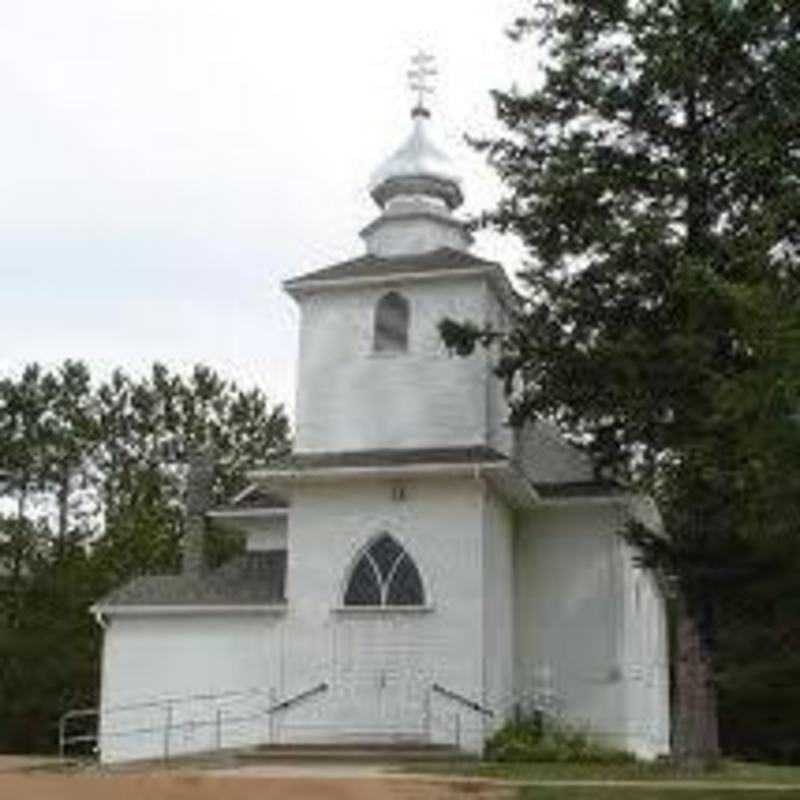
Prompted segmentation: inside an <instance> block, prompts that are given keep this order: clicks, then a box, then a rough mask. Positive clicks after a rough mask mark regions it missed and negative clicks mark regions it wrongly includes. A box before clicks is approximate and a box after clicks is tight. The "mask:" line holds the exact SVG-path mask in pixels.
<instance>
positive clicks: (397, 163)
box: [361, 52, 472, 257]
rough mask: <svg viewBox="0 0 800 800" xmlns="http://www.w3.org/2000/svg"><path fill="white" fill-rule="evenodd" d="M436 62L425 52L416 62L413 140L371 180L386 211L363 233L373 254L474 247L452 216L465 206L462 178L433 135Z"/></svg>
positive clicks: (413, 78) (412, 84)
mask: <svg viewBox="0 0 800 800" xmlns="http://www.w3.org/2000/svg"><path fill="white" fill-rule="evenodd" d="M432 60H433V57H432V56H430V55H428V54H426V53H422V52H421V53H418V54H417V55H416V56H414V58H413V59H412V62H413V63H414V66H415V68H414V69H412V70H411V71H410V72H409V76H410V78H411V88H412V89H413V90H414V91H415V92H417V93H418V98H417V104H416V105H415V107H414V108H413V110H412V112H411V117H412V120H413V128H412V131H411V135H410V136H409V137H408V139H406V141H405V142H404V143H403V145H402V146H401V147H400V148H399V149H398V150H397V151H396V152H395V153H393V154H392V155H391V156H390V157H389V158H388V159H386V161H384V162H383V163H382V164H381V165H380V166H379V167H378V169H376V170H375V172H374V173H373V175H372V180H371V181H370V186H369V189H370V194H371V195H372V198H373V200H375V202H376V203H377V205H378V206H379V207H380V208H381V209H382V212H383V213H382V214H381V216H380V217H378V219H376V220H375V221H374V222H373V223H372V224H371V225H369V226H367V228H365V229H364V230H363V231H362V232H361V236H362V237H363V238H364V240H365V241H366V244H367V250H368V252H370V253H371V254H373V255H379V256H385V257H392V256H402V255H415V254H417V253H424V252H430V251H432V250H437V249H440V248H442V247H451V248H455V249H458V250H465V249H467V248H468V247H469V245H470V244H471V242H472V237H471V236H470V235H469V233H467V231H466V230H465V229H464V226H463V224H462V223H461V222H459V221H458V220H457V219H455V218H454V217H453V216H452V211H453V210H454V209H456V208H458V206H460V205H461V204H462V203H463V201H464V196H463V194H462V191H461V178H460V177H459V175H458V173H457V171H456V169H455V167H454V166H453V162H452V161H451V160H450V158H449V157H448V156H447V155H446V154H445V153H444V152H443V151H442V150H441V149H440V148H439V147H437V146H436V144H435V143H434V141H433V138H432V135H431V131H430V127H431V122H430V119H431V113H430V111H429V109H428V108H427V107H426V105H425V95H426V94H431V93H432V92H433V87H432V86H431V85H430V84H429V83H428V80H427V79H428V78H429V77H430V76H432V75H435V74H436V70H435V69H433V68H432V67H431V61H432Z"/></svg>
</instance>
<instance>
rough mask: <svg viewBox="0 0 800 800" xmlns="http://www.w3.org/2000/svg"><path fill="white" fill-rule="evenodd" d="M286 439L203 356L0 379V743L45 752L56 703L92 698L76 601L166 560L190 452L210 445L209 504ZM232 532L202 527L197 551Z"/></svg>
mask: <svg viewBox="0 0 800 800" xmlns="http://www.w3.org/2000/svg"><path fill="white" fill-rule="evenodd" d="M288 436H289V427H288V420H287V418H286V415H285V413H284V411H283V408H282V407H281V406H274V407H270V406H269V405H268V403H267V399H266V398H265V397H264V395H263V394H262V393H261V392H260V391H259V390H257V389H254V390H242V389H240V388H239V387H238V386H236V385H235V384H234V383H232V382H229V381H226V380H224V379H222V378H221V377H220V376H219V375H218V374H217V373H216V372H214V371H213V370H211V369H209V368H208V367H204V366H198V367H196V368H195V369H194V370H193V372H192V373H191V374H189V375H181V374H177V373H172V372H170V371H169V370H168V369H167V368H166V367H164V366H163V365H160V364H156V365H154V366H153V368H152V370H151V372H150V373H149V374H148V375H145V376H143V377H132V376H130V375H127V374H125V373H123V372H122V371H119V370H118V371H116V372H114V373H113V374H112V375H111V377H110V378H109V379H108V380H107V381H105V382H103V383H101V384H99V385H96V384H95V383H94V382H93V381H92V380H91V375H90V372H89V369H88V368H87V366H86V365H85V364H83V363H81V362H75V361H66V362H64V364H62V365H61V366H60V367H59V368H58V369H55V370H51V371H46V370H43V369H42V368H41V367H39V366H37V365H31V366H29V367H27V368H26V369H25V370H23V372H22V373H21V375H20V376H19V377H18V378H16V379H11V378H8V379H5V380H3V381H0V707H2V708H3V718H4V720H5V723H4V725H3V726H0V749H17V750H37V749H38V750H41V749H45V750H46V749H50V748H52V746H53V744H54V742H55V728H54V725H55V722H56V721H57V719H58V716H59V714H60V713H61V712H62V711H64V710H65V709H68V708H72V707H75V706H86V705H92V704H94V702H95V701H96V693H97V689H98V674H97V670H98V668H99V644H100V633H99V631H98V629H97V626H96V624H95V623H94V621H93V620H92V619H91V616H90V614H89V612H88V609H89V606H90V605H91V604H92V603H93V602H94V601H96V600H97V599H98V598H99V597H100V596H102V595H103V594H104V593H105V592H107V591H109V590H110V589H111V588H113V587H115V586H117V585H119V584H120V583H122V582H123V581H125V580H127V579H129V578H130V577H132V576H134V575H137V574H142V573H148V572H150V573H152V572H171V571H175V570H176V569H177V568H178V567H179V559H180V543H181V539H182V537H183V536H184V533H185V530H186V523H187V511H186V492H187V485H186V484H187V476H188V470H189V460H190V455H191V453H192V452H193V450H194V449H196V448H208V449H211V450H212V451H213V452H214V454H215V465H214V481H213V498H212V500H213V501H214V502H220V501H222V500H223V499H226V498H229V497H230V496H231V495H232V494H233V493H235V492H236V491H238V490H240V489H241V488H243V487H244V486H245V482H246V471H247V470H248V469H249V468H251V467H253V466H256V465H258V464H262V463H265V462H268V461H269V460H270V459H271V458H273V457H276V456H279V455H282V454H284V453H285V452H286V451H287V449H288V446H289V438H288ZM234 539H235V537H231V536H230V534H227V535H225V534H222V533H221V532H214V531H210V532H209V537H208V540H209V541H208V545H209V547H208V550H209V553H208V555H209V559H210V561H211V562H212V563H214V562H219V561H220V560H222V559H224V558H225V557H226V555H229V554H230V553H231V552H232V550H233V549H234V548H235V547H236V542H235V541H234Z"/></svg>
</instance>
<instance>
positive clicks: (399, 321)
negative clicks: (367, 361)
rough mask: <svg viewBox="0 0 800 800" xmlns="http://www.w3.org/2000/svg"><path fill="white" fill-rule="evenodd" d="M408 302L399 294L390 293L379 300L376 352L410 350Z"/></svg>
mask: <svg viewBox="0 0 800 800" xmlns="http://www.w3.org/2000/svg"><path fill="white" fill-rule="evenodd" d="M410 316H411V310H410V307H409V303H408V300H406V298H405V297H403V295H401V294H400V293H399V292H389V293H388V294H385V295H384V296H383V297H381V299H380V300H378V305H377V306H376V308H375V339H374V346H375V350H376V352H383V353H402V352H404V351H406V350H408V320H409V317H410Z"/></svg>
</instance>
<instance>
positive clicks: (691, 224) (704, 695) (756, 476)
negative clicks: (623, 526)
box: [441, 0, 800, 761]
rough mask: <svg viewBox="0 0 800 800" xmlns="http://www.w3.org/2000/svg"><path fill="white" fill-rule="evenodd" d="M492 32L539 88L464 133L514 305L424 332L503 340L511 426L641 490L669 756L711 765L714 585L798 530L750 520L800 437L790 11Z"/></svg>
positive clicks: (755, 5) (581, 13)
mask: <svg viewBox="0 0 800 800" xmlns="http://www.w3.org/2000/svg"><path fill="white" fill-rule="evenodd" d="M510 34H511V37H512V38H513V39H514V40H516V41H517V42H520V43H526V44H530V43H531V39H532V38H535V39H536V41H537V44H538V45H539V47H540V52H541V62H542V73H543V78H542V80H541V82H540V85H539V86H538V87H537V88H535V89H533V90H531V91H522V90H519V89H515V90H512V91H508V92H500V91H498V92H495V93H494V98H495V102H496V110H497V116H498V118H499V120H500V122H501V123H502V125H503V128H504V130H503V133H502V134H501V135H499V136H498V137H496V138H485V139H480V140H473V143H474V145H475V146H476V147H477V148H478V149H480V150H482V151H484V152H485V153H486V154H487V156H488V158H489V161H490V163H491V164H492V165H493V166H494V168H495V169H496V171H497V173H498V174H499V176H500V178H501V180H502V182H503V185H504V186H505V189H506V192H505V195H504V197H503V198H502V199H501V201H500V202H499V204H498V205H497V207H496V208H494V209H493V210H491V211H489V212H487V213H486V214H485V215H484V217H483V220H482V222H483V224H485V225H488V226H491V227H493V228H495V229H497V230H499V231H501V232H508V233H511V234H514V235H516V236H518V237H519V238H520V239H521V241H522V242H523V244H524V245H525V247H526V248H527V251H528V252H529V254H530V260H529V263H528V264H527V265H526V267H525V269H524V271H523V272H522V273H521V275H520V279H521V283H522V288H523V292H524V302H523V303H522V304H521V306H520V308H519V310H518V311H517V312H516V313H515V314H514V316H513V318H512V323H511V326H510V330H509V331H506V332H498V331H489V330H485V329H480V328H479V327H478V326H476V325H475V324H474V322H471V321H465V320H445V321H443V323H442V325H441V331H442V334H443V336H444V338H445V341H446V342H447V343H448V344H449V345H450V346H451V348H453V349H455V350H456V351H457V352H460V353H462V354H463V353H468V352H470V351H471V349H472V348H473V347H474V346H475V344H476V342H479V341H482V342H483V343H484V344H487V345H491V346H493V347H496V348H497V354H498V361H497V374H498V376H499V377H500V378H501V379H503V380H504V381H505V382H506V387H507V389H508V391H509V392H510V399H511V404H512V421H513V422H515V423H520V422H522V421H524V420H527V419H538V418H547V419H551V420H553V421H555V422H556V423H557V424H558V425H559V426H560V427H561V429H562V430H563V431H564V433H565V435H567V436H568V437H570V438H571V439H572V440H573V441H575V442H577V443H579V444H580V445H581V446H585V447H586V448H587V449H588V452H589V453H590V454H591V456H592V457H593V459H594V463H595V465H596V468H597V471H598V473H599V474H602V475H603V476H604V477H613V478H615V479H617V480H620V481H623V482H625V483H627V484H630V485H635V486H638V487H640V488H641V489H643V490H645V491H648V492H650V493H652V494H654V495H655V496H656V497H657V499H658V500H659V502H660V506H661V509H662V513H663V515H664V518H665V524H666V529H667V533H668V538H667V539H666V540H659V539H657V538H654V537H651V536H649V535H648V534H647V532H645V531H643V530H637V529H633V530H631V531H629V535H630V536H631V538H633V539H634V540H635V541H637V542H638V543H639V544H640V545H641V546H642V547H643V548H644V550H643V552H644V562H645V563H646V565H648V566H650V567H653V568H658V569H659V570H661V571H662V572H664V573H665V574H668V575H670V576H671V577H672V578H673V580H674V584H675V586H676V589H677V596H678V603H679V606H680V607H681V608H682V610H683V613H682V615H681V617H680V621H679V623H678V632H679V636H678V657H677V664H676V667H677V670H676V674H677V675H678V681H677V694H676V699H677V706H678V708H677V712H678V720H677V726H676V732H677V734H678V735H677V739H676V749H677V754H678V755H679V756H681V757H682V758H683V759H684V760H686V761H707V760H713V759H714V758H715V757H716V756H717V752H718V745H717V725H716V706H715V697H714V686H713V681H712V675H711V667H712V663H711V655H712V648H713V636H712V633H711V632H712V630H713V623H712V620H713V604H714V598H715V592H716V586H717V583H719V581H722V577H721V576H723V575H725V574H727V575H730V574H732V573H731V571H730V569H729V570H727V572H726V570H725V568H724V567H725V565H727V564H729V562H730V561H731V560H733V561H734V563H735V562H736V558H737V556H736V554H737V552H739V551H740V549H741V547H742V546H743V545H742V542H752V541H756V540H760V539H762V538H764V537H766V538H771V537H772V536H773V534H774V535H775V536H777V531H778V529H779V528H780V529H781V532H782V533H783V534H784V535H787V536H790V537H794V536H797V530H796V528H795V529H794V530H791V531H787V530H786V529H785V526H777V527H776V526H772V527H771V526H770V524H769V519H770V517H771V518H772V520H773V521H774V518H775V514H774V513H773V514H771V515H770V514H768V513H766V511H767V506H768V499H767V498H768V496H769V490H768V489H769V485H770V481H771V480H773V479H774V480H777V482H778V485H780V486H782V487H783V489H785V488H786V487H787V485H789V484H790V483H791V480H790V479H789V477H788V476H787V475H786V474H779V473H780V469H779V468H777V466H778V459H777V458H776V457H775V453H776V451H775V450H774V449H773V450H772V451H770V450H769V448H770V447H773V446H774V445H775V443H776V440H777V439H778V438H780V437H779V436H777V435H776V431H778V430H781V431H783V432H784V433H786V434H787V435H788V436H789V437H790V439H791V440H792V441H793V442H795V443H797V441H798V440H797V436H796V435H795V431H796V426H795V427H794V428H792V425H791V424H789V423H787V420H789V415H790V414H791V409H792V407H795V408H796V407H797V406H796V405H793V404H796V403H797V400H798V391H797V383H798V370H797V367H798V362H797V357H796V355H797V352H798V349H797V345H798V338H797V333H798V329H799V328H798V315H797V309H798V297H800V280H799V278H798V275H799V271H798V259H797V252H798V250H797V248H798V244H799V243H800V182H799V181H798V177H800V126H798V125H797V119H798V118H799V117H800V7H798V5H797V4H796V3H795V2H789V1H788V0H785V1H784V2H781V0H769V2H768V1H767V0H739V1H738V2H735V0H597V2H592V3H585V2H577V0H549V1H544V0H542V1H541V2H536V3H534V4H533V10H532V12H531V14H530V16H528V17H525V18H523V19H519V20H517V21H516V23H515V25H514V26H513V28H512V30H511V32H510ZM765 311H766V313H765ZM787 432H788V433H787ZM781 452H783V453H785V452H786V450H785V448H782V449H781ZM797 460H798V459H797V457H796V456H794V457H793V458H792V460H791V461H790V462H789V463H791V464H793V465H794V469H797V467H798V465H797ZM788 471H789V472H791V471H792V470H788ZM795 474H797V473H795ZM781 496H782V498H783V500H787V498H790V497H791V493H790V492H786V491H783V492H782V494H781ZM794 502H795V503H796V501H794Z"/></svg>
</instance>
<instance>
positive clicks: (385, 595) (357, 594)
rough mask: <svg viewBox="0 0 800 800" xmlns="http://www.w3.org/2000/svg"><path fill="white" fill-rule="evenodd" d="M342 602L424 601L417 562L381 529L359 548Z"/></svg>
mask: <svg viewBox="0 0 800 800" xmlns="http://www.w3.org/2000/svg"><path fill="white" fill-rule="evenodd" d="M344 604H345V605H346V606H421V605H424V604H425V592H424V591H423V589H422V578H420V575H419V570H418V569H417V565H416V564H415V563H414V562H413V560H412V559H411V556H409V555H408V553H406V551H405V550H404V549H403V548H402V546H401V545H400V544H398V542H397V541H396V540H395V539H393V538H392V537H391V536H389V534H388V533H383V534H381V535H380V536H378V537H377V538H375V539H374V540H373V541H372V542H371V543H370V544H369V546H368V547H367V548H366V549H365V550H363V551H362V552H361V556H360V557H359V558H358V560H357V561H356V563H355V567H354V568H353V571H352V572H351V573H350V580H349V581H348V583H347V590H346V591H345V593H344Z"/></svg>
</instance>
